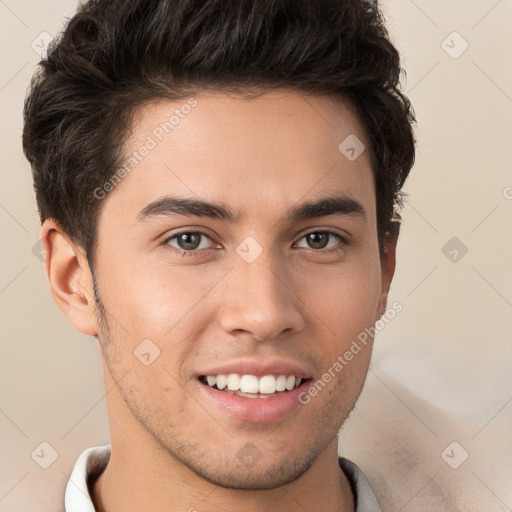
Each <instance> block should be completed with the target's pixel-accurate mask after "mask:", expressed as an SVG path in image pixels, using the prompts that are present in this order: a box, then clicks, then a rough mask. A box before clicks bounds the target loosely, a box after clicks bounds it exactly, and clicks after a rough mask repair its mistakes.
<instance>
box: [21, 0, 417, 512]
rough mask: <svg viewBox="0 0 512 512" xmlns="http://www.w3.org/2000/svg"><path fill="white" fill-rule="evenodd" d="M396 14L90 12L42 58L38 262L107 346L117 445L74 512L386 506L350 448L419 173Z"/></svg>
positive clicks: (106, 450)
mask: <svg viewBox="0 0 512 512" xmlns="http://www.w3.org/2000/svg"><path fill="white" fill-rule="evenodd" d="M383 23H384V22H383V18H382V15H381V13H380V12H379V11H378V9H377V7H376V6H375V5H374V3H369V2H364V1H361V0H357V1H356V0H347V1H345V0H343V1H339V0H333V1H332V2H322V3H317V2H313V1H312V0H296V1H294V2H286V1H284V0H280V1H278V0H276V1H268V2H263V1H260V2H255V1H254V0H252V1H249V0H236V1H235V0H232V1H229V0H211V1H208V2H204V1H199V0H187V1H177V0H152V1H149V0H115V1H113V0H98V1H90V2H88V3H85V4H83V5H81V6H80V7H79V10H78V13H77V14H76V15H75V16H74V17H73V18H72V19H71V20H70V22H69V24H68V26H67V27H66V30H65V31H64V33H63V35H62V37H61V38H60V40H59V41H58V44H56V45H55V48H54V49H53V51H52V52H51V53H50V55H49V56H48V58H47V59H46V60H44V61H43V62H42V71H41V72H40V73H39V74H38V75H37V76H36V77H35V78H34V80H33V83H32V87H31V91H30V93H29V96H28V98H27V103H26V107H25V126H24V133H23V144H24V150H25V154H26V155H27V158H28V159H29V161H30V163H31V165H32V169H33V174H34V187H35V191H36V198H37V202H38V207H39V213H40V217H41V221H42V223H43V225H42V231H41V236H42V239H43V243H44V247H45V252H46V262H45V269H46V272H47V275H48V279H49V283H50V286H51V290H52V294H53V297H54V299H55V301H56V303H57V304H58V306H59V307H60V308H61V309H62V311H63V312H64V313H65V314H66V316H67V317H68V318H69V321H70V322H71V324H72V325H73V326H74V328H75V329H77V330H78V331H80V332H82V333H85V334H89V335H91V336H95V337H96V338H97V339H98V341H99V345H100V348H101V354H102V361H103V370H104V380H105V389H106V390H107V391H108V393H107V395H106V400H107V407H108V412H109V419H110V432H111V443H110V444H109V445H106V446H103V447H94V448H91V449H89V450H87V451H86V452H84V453H83V454H82V455H81V456H80V458H79V459H78V461H77V463H76V465H75V468H74V470H73V473H72V475H71V478H70V482H69V483H68V486H67V489H66V496H65V507H66V510H67V511H68V512H75V511H93V510H97V511H101V512H117V511H131V512H138V511H143V510H144V511H146V510H151V511H153V512H160V511H164V510H165V511H170V510H183V511H187V510H188V511H195V510H197V511H203V510H204V511H219V510H223V511H232V510H240V509H243V510H247V511H260V510H267V511H271V510H280V511H281V512H282V511H291V510H297V509H301V510H307V511H311V512H313V511H343V512H348V511H354V510H356V511H358V512H367V511H372V512H373V511H376V510H377V511H378V510H380V507H379V505H378V502H377V499H376V498H375V496H374V494H373V492H372V489H371V487H370V484H369V483H368V481H367V480H366V478H365V476H364V474H363V473H362V472H361V470H360V469H359V468H358V467H357V466H356V465H355V464H354V463H352V462H351V461H349V460H347V459H345V458H343V457H338V439H337V435H338V431H339V430H340V428H341V426H342V424H343V422H344V421H345V420H346V419H347V417H348V415H349V414H350V412H351V410H352V409H353V407H354V405H355V403H356V401H357V398H358V396H359V394H360V392H361V389H362V386H363V384H364V380H365V377H366V373H367V370H368V365H369V361H370V356H371V349H372V344H373V339H372V336H371V335H370V336H368V339H366V340H365V343H364V344H360V345H358V349H357V350H356V349H354V347H355V346H354V342H355V340H357V339H361V337H360V334H361V333H363V332H364V333H367V332H370V333H372V332H374V331H372V326H373V325H374V324H375V322H376V321H378V320H379V319H380V318H381V317H382V316H384V315H386V314H387V313H386V309H387V307H388V306H387V295H388V291H389V287H390V284H391V280H392V277H393V273H394V267H395V248H396V243H397V237H398V223H397V221H396V218H397V217H396V215H394V210H395V207H396V206H397V205H399V203H400V190H401V187H402V185H403V183H404V181H405V179H406V177H407V175H408V173H409V171H410V169H411V167H412V165H413V161H414V137H413V133H412V128H411V124H412V123H413V122H414V117H413V114H412V111H411V108H410V104H409V101H408V100H407V98H405V97H404V96H403V95H402V94H401V93H400V91H399V86H398V80H399V75H400V71H401V70H400V65H399V57H398V53H397V51H396V49H395V48H394V47H393V45H392V44H391V43H390V42H389V40H388V35H387V32H386V29H385V27H384V24H383ZM358 337H359V338H358ZM348 352H350V353H352V356H351V357H344V355H346V354H347V353H348Z"/></svg>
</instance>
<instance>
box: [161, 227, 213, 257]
mask: <svg viewBox="0 0 512 512" xmlns="http://www.w3.org/2000/svg"><path fill="white" fill-rule="evenodd" d="M205 240H209V241H210V242H211V241H212V240H211V238H210V237H209V236H208V235H206V234H205V233H201V232H200V231H181V232H180V233H175V234H174V235H172V236H170V237H169V238H167V239H166V240H165V241H164V245H170V246H171V247H172V248H173V249H175V250H176V252H178V253H179V254H182V255H185V253H193V252H195V251H198V250H200V249H208V247H209V246H208V243H207V242H205Z"/></svg>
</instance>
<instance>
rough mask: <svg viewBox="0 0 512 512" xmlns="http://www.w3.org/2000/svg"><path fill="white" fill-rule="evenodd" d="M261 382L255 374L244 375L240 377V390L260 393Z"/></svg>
mask: <svg viewBox="0 0 512 512" xmlns="http://www.w3.org/2000/svg"><path fill="white" fill-rule="evenodd" d="M259 387H260V383H259V382H258V377H255V376H254V375H242V378H241V379H240V391H243V392H244V393H258V392H259Z"/></svg>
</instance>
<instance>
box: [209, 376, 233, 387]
mask: <svg viewBox="0 0 512 512" xmlns="http://www.w3.org/2000/svg"><path fill="white" fill-rule="evenodd" d="M227 383H228V379H227V377H226V376H225V375H217V387H218V388H219V389H224V388H225V387H226V386H227ZM208 384H210V383H209V382H208ZM210 385H211V384H210Z"/></svg>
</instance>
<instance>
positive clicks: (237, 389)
mask: <svg viewBox="0 0 512 512" xmlns="http://www.w3.org/2000/svg"><path fill="white" fill-rule="evenodd" d="M198 380H199V382H200V383H201V384H203V385H204V386H208V387H209V388H211V389H214V390H216V391H221V392H223V393H227V394H231V395H236V396H240V397H244V398H253V399H254V398H278V397H280V396H283V395H287V394H288V393H290V392H292V391H294V390H297V389H298V388H299V387H303V386H306V385H307V383H308V382H309V381H310V380H312V379H311V378H304V377H298V376H296V375H263V376H261V377H258V376H256V375H249V374H239V373H229V374H225V375H222V374H220V375H200V376H199V377H198ZM294 394H295V393H294Z"/></svg>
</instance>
